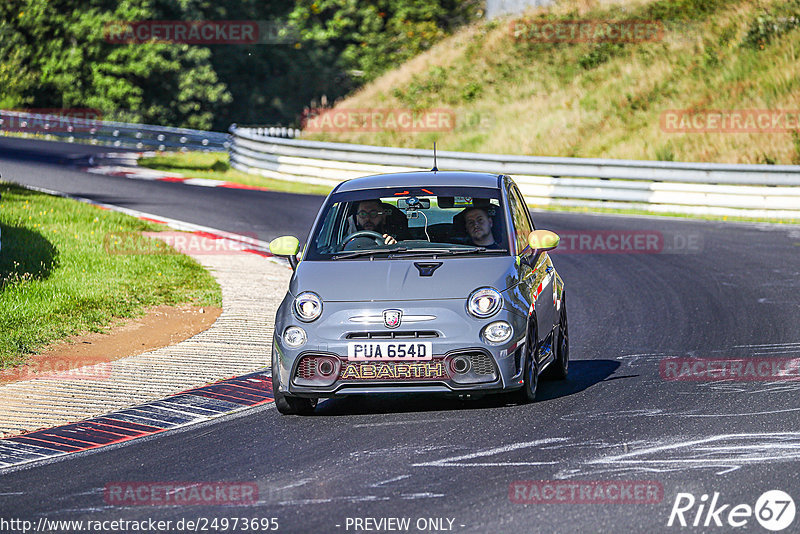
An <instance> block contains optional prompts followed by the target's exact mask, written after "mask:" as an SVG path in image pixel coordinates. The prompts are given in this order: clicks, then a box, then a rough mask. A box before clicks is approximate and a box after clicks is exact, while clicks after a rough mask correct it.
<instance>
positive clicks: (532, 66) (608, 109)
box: [306, 0, 800, 164]
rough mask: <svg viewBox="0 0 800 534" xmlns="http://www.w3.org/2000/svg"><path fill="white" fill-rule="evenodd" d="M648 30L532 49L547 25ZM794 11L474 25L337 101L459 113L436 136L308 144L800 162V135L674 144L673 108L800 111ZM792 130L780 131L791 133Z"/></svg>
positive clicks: (766, 6)
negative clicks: (657, 31) (532, 34)
mask: <svg viewBox="0 0 800 534" xmlns="http://www.w3.org/2000/svg"><path fill="white" fill-rule="evenodd" d="M575 20H582V21H618V22H621V21H633V20H638V21H654V22H656V23H658V24H659V25H660V27H662V28H663V33H662V34H661V35H660V36H659V38H657V39H654V40H653V41H650V42H624V43H623V42H613V43H612V42H579V43H571V42H563V41H562V42H555V43H552V42H551V43H545V42H537V39H533V38H529V37H528V36H527V34H526V33H525V32H522V35H521V36H520V33H519V31H518V32H517V37H515V35H514V32H513V31H512V28H517V29H519V28H526V26H525V25H528V26H530V25H531V24H541V23H542V22H543V21H561V22H562V23H564V22H565V21H575ZM798 54H800V0H760V1H754V0H655V1H652V0H651V1H648V0H625V1H622V0H619V1H616V2H615V1H610V0H594V1H593V0H563V1H559V2H557V3H556V5H555V6H553V7H550V8H538V9H535V10H532V11H530V12H528V13H526V14H525V16H524V17H520V18H519V20H517V23H514V21H513V20H510V19H500V20H499V21H493V22H491V23H485V22H481V23H475V24H472V25H470V26H468V27H466V28H464V29H463V30H461V31H460V32H458V33H457V34H455V35H454V36H452V37H450V38H448V39H446V40H444V41H442V42H440V43H439V44H437V45H435V46H434V47H433V48H432V49H430V50H429V51H427V52H425V53H423V54H422V55H420V56H417V57H416V58H414V59H412V60H411V61H409V62H407V63H405V64H403V65H400V66H398V68H397V69H396V70H393V71H391V72H389V73H387V74H385V75H384V76H382V77H380V78H378V79H377V80H376V81H374V82H373V83H371V84H369V85H367V86H365V87H364V88H363V89H361V90H360V91H359V92H357V93H356V94H354V95H352V96H351V97H349V98H347V99H346V100H343V101H341V102H339V103H337V106H336V107H337V108H344V109H351V108H355V109H362V110H363V109H375V108H380V109H394V108H402V109H415V110H422V109H432V108H444V109H446V110H451V112H452V113H453V114H454V117H455V126H454V128H452V129H450V130H447V131H438V132H422V133H420V132H403V131H396V130H395V131H380V132H363V131H362V132H359V131H346V132H336V133H330V132H325V133H316V134H310V135H307V136H306V137H307V138H312V139H321V140H332V141H342V142H354V143H364V144H372V145H389V146H402V147H418V148H428V147H430V146H431V143H432V142H433V141H437V142H438V144H439V147H440V148H441V149H442V150H460V151H472V152H487V153H505V154H528V155H542V156H575V157H608V158H626V159H659V160H676V161H712V162H728V163H778V164H790V163H796V164H800V131H786V129H783V130H784V131H780V132H767V131H757V132H751V133H732V132H713V133H690V132H685V131H682V132H677V133H676V132H670V131H665V128H663V127H662V117H663V116H664V113H665V112H667V111H669V110H695V111H704V110H745V111H747V110H754V109H755V110H779V111H780V110H783V111H788V112H792V111H794V112H795V114H794V121H795V123H796V120H797V111H798V110H800V63H798ZM789 118H790V120H789V121H787V122H781V125H784V124H789V125H791V124H793V122H792V121H791V113H790V114H789Z"/></svg>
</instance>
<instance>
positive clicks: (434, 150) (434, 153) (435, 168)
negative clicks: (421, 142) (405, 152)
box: [431, 141, 439, 172]
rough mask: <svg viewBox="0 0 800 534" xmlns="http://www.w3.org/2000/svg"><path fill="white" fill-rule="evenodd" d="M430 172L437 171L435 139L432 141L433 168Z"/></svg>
mask: <svg viewBox="0 0 800 534" xmlns="http://www.w3.org/2000/svg"><path fill="white" fill-rule="evenodd" d="M431 172H439V169H438V168H437V167H436V141H434V142H433V168H432V169H431Z"/></svg>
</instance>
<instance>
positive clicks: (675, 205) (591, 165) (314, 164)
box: [230, 125, 800, 219]
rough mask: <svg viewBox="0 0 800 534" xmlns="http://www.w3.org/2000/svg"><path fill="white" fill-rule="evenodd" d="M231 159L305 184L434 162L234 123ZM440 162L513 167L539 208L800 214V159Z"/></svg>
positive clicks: (423, 155)
mask: <svg viewBox="0 0 800 534" xmlns="http://www.w3.org/2000/svg"><path fill="white" fill-rule="evenodd" d="M230 132H231V135H232V143H231V147H230V154H231V165H232V166H233V167H234V168H236V169H239V170H241V171H244V172H249V173H254V174H261V175H263V176H267V177H270V178H276V179H280V180H290V181H297V182H306V183H316V184H325V185H331V186H332V185H335V184H337V183H339V182H341V181H343V180H348V179H351V178H356V177H359V176H366V175H369V174H380V173H386V172H403V171H412V170H423V169H430V168H431V167H432V166H433V152H432V151H431V150H420V149H407V148H388V147H378V146H368V145H350V144H344V143H322V142H317V141H302V140H297V139H282V138H278V137H271V136H269V135H267V134H268V132H267V131H265V130H264V129H263V128H261V129H257V128H240V127H237V126H236V125H234V126H232V127H231V129H230ZM438 168H439V169H441V170H454V171H479V172H491V173H503V174H509V175H511V176H513V177H514V180H515V181H516V182H517V184H518V185H519V187H520V190H521V191H522V193H523V195H524V196H525V199H526V200H527V201H528V203H529V204H531V205H533V206H537V205H538V206H546V205H554V206H578V207H591V208H597V207H601V208H602V207H605V208H622V209H626V208H627V209H645V210H649V211H654V212H670V213H687V214H695V215H723V216H749V217H766V218H782V219H795V218H800V166H794V165H791V166H790V165H728V164H716V163H676V162H661V161H628V160H613V159H582V158H554V157H531V156H508V155H498V154H477V153H468V152H444V151H439V152H438Z"/></svg>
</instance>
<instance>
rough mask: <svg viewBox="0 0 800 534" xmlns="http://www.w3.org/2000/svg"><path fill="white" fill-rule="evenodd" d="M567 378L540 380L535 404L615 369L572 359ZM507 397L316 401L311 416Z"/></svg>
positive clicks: (475, 406)
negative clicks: (318, 402)
mask: <svg viewBox="0 0 800 534" xmlns="http://www.w3.org/2000/svg"><path fill="white" fill-rule="evenodd" d="M569 365H570V369H569V378H568V379H567V380H559V381H552V382H551V381H544V380H542V381H540V382H539V391H538V393H537V396H536V402H545V401H549V400H553V399H557V398H560V397H567V396H569V395H574V394H575V393H579V392H581V391H583V390H585V389H588V388H590V387H591V386H593V385H595V384H597V383H600V382H603V381H604V380H606V379H608V377H609V376H611V374H613V373H614V371H615V370H616V369H617V368H618V367H619V365H620V364H619V362H617V361H613V360H576V361H571V362H570V364H569ZM512 404H514V402H513V401H512V400H511V399H509V397H508V396H507V395H502V394H500V395H486V396H484V397H481V398H475V399H466V400H462V399H458V398H453V397H447V396H439V395H424V394H414V395H411V394H400V395H353V396H350V397H341V398H334V399H327V400H323V399H320V404H319V405H318V406H317V409H316V410H314V415H315V416H343V415H364V414H389V413H414V412H433V411H457V410H485V409H489V408H500V407H503V406H508V405H512Z"/></svg>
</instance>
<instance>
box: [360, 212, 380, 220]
mask: <svg viewBox="0 0 800 534" xmlns="http://www.w3.org/2000/svg"><path fill="white" fill-rule="evenodd" d="M356 215H358V216H359V217H361V218H362V219H363V218H366V217H369V218H373V217H377V216H378V215H383V211H380V210H370V211H364V210H361V211H359V212H356Z"/></svg>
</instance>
